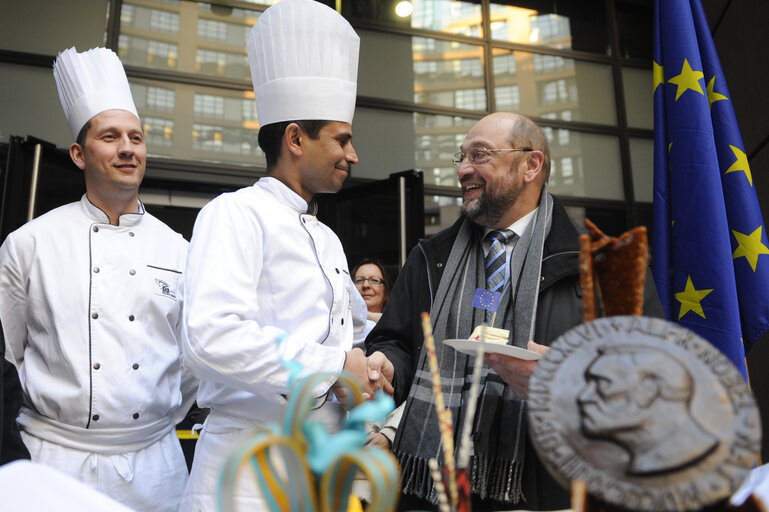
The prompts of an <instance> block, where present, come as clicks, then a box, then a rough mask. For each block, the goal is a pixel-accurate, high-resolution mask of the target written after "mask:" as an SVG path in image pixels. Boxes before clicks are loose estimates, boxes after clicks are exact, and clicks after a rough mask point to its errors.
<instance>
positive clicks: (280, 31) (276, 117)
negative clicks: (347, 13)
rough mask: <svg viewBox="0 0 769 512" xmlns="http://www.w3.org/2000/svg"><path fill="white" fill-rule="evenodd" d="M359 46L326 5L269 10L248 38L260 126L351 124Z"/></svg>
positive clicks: (287, 4) (288, 4) (300, 3)
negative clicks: (304, 122) (310, 122)
mask: <svg viewBox="0 0 769 512" xmlns="http://www.w3.org/2000/svg"><path fill="white" fill-rule="evenodd" d="M359 48H360V38H359V37H358V35H357V34H356V33H355V31H354V30H353V29H352V27H351V26H350V24H349V23H348V22H347V21H346V20H345V19H344V18H343V17H342V15H340V14H339V13H338V12H336V11H335V10H333V9H331V8H330V7H327V6H325V5H323V4H320V3H318V2H315V1H314V0H283V1H282V2H279V3H277V4H275V5H273V6H271V7H269V8H268V9H267V10H266V11H264V13H263V14H262V15H261V16H259V18H258V19H257V20H256V24H254V28H253V29H252V30H251V35H250V36H249V38H248V60H249V64H250V66H251V78H252V80H253V82H254V97H255V99H256V110H257V114H258V116H259V122H260V124H261V125H262V126H265V125H268V124H272V123H278V122H281V121H299V120H313V119H317V120H322V121H343V122H347V123H350V122H352V117H353V113H354V111H355V92H356V82H357V77H358V49H359Z"/></svg>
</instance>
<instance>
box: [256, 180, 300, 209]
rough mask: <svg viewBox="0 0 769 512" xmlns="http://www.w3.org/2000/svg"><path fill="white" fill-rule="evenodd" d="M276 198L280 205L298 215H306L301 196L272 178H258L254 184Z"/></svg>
mask: <svg viewBox="0 0 769 512" xmlns="http://www.w3.org/2000/svg"><path fill="white" fill-rule="evenodd" d="M254 186H255V187H260V188H263V189H264V190H266V191H268V192H270V193H271V194H272V195H274V196H276V197H277V198H278V199H279V200H280V201H281V202H282V203H284V204H286V205H288V206H289V207H291V208H292V209H294V210H296V211H297V212H299V213H307V201H305V200H304V198H303V197H302V196H300V195H299V194H297V193H296V192H294V191H293V190H291V189H290V188H289V187H288V185H286V184H285V183H283V182H282V181H280V180H279V179H277V178H273V177H272V176H265V177H264V178H260V179H259V181H257V182H256V183H255V184H254Z"/></svg>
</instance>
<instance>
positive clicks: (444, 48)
mask: <svg viewBox="0 0 769 512" xmlns="http://www.w3.org/2000/svg"><path fill="white" fill-rule="evenodd" d="M412 51H413V58H414V102H416V103H427V104H431V105H440V106H443V107H456V108H464V109H467V110H486V89H485V86H484V79H483V61H482V57H483V48H482V47H481V46H476V45H470V44H464V43H460V42H456V41H442V40H439V39H432V38H429V37H414V38H412Z"/></svg>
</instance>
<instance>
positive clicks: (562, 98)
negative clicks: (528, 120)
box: [492, 48, 617, 125]
mask: <svg viewBox="0 0 769 512" xmlns="http://www.w3.org/2000/svg"><path fill="white" fill-rule="evenodd" d="M493 53H494V57H493V61H492V67H493V69H494V99H495V101H496V110H511V111H516V112H521V113H523V114H526V115H530V116H536V117H544V118H547V119H561V120H564V121H587V122H592V123H602V124H611V125H616V124H617V112H616V108H615V105H614V85H613V82H612V74H611V67H610V66H607V65H603V64H595V63H593V62H585V61H581V60H575V59H569V58H565V57H559V56H555V55H542V54H538V53H530V52H519V51H513V52H511V51H509V50H503V49H501V48H495V49H494V51H493Z"/></svg>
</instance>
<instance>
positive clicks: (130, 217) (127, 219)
mask: <svg viewBox="0 0 769 512" xmlns="http://www.w3.org/2000/svg"><path fill="white" fill-rule="evenodd" d="M80 206H81V208H82V209H83V213H85V215H86V217H88V218H90V219H93V220H94V221H96V222H99V223H103V224H109V215H107V214H106V212H105V211H104V210H102V209H101V208H99V207H98V206H96V205H95V204H93V203H92V202H91V201H90V200H89V199H88V194H83V197H81V198H80ZM142 215H144V205H143V204H142V202H141V201H139V205H138V211H137V213H123V214H121V215H120V218H119V219H118V226H134V225H136V224H138V223H139V221H140V220H141V219H142Z"/></svg>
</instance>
